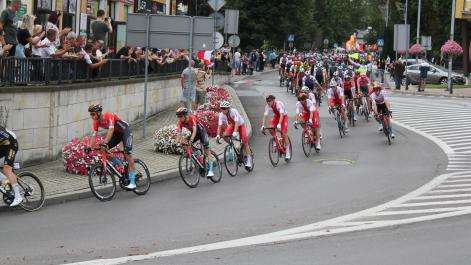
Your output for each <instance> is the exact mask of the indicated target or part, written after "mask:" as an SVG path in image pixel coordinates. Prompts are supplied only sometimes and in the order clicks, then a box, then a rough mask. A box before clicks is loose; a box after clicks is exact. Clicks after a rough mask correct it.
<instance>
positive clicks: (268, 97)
mask: <svg viewBox="0 0 471 265" xmlns="http://www.w3.org/2000/svg"><path fill="white" fill-rule="evenodd" d="M265 100H266V101H272V100H275V96H273V95H272V94H270V95H268V96H266V97H265Z"/></svg>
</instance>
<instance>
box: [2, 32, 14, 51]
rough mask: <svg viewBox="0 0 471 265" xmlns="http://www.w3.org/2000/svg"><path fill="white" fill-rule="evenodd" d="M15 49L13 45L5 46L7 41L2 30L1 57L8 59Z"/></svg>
mask: <svg viewBox="0 0 471 265" xmlns="http://www.w3.org/2000/svg"><path fill="white" fill-rule="evenodd" d="M12 48H13V45H11V44H5V39H4V38H3V30H0V57H7V56H8V54H9V51H10V50H11V49H12Z"/></svg>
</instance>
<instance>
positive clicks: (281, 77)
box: [279, 73, 287, 87]
mask: <svg viewBox="0 0 471 265" xmlns="http://www.w3.org/2000/svg"><path fill="white" fill-rule="evenodd" d="M279 76H280V87H282V86H283V85H284V84H285V82H287V79H286V76H285V73H282V74H281V75H279Z"/></svg>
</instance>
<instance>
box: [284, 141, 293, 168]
mask: <svg viewBox="0 0 471 265" xmlns="http://www.w3.org/2000/svg"><path fill="white" fill-rule="evenodd" d="M288 146H289V154H290V157H289V159H286V155H285V162H286V163H289V162H290V161H291V159H292V158H293V145H292V144H291V139H290V138H289V136H288Z"/></svg>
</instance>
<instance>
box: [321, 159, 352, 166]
mask: <svg viewBox="0 0 471 265" xmlns="http://www.w3.org/2000/svg"><path fill="white" fill-rule="evenodd" d="M314 162H316V163H319V164H322V165H331V166H349V165H353V164H355V161H353V160H349V159H319V160H314Z"/></svg>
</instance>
